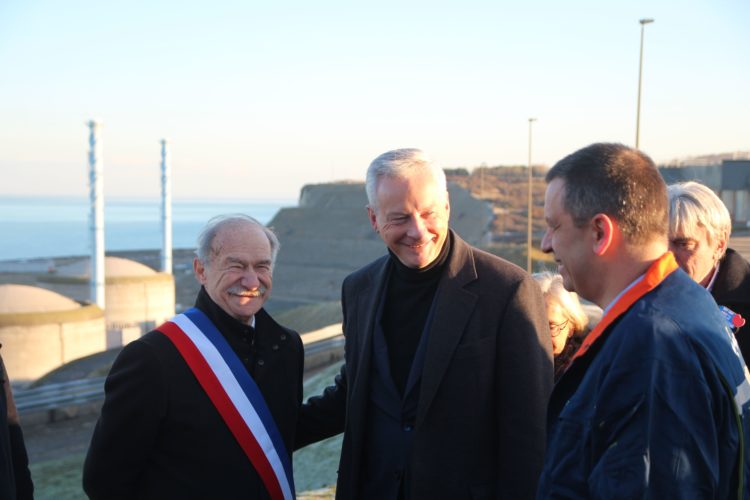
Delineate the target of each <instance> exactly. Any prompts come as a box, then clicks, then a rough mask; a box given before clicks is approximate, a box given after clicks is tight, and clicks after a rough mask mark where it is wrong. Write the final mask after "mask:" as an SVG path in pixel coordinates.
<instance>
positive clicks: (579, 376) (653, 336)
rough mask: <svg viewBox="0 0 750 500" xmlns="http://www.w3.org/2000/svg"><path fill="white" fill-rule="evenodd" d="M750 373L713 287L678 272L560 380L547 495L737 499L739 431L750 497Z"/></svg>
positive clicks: (553, 403) (544, 482)
mask: <svg viewBox="0 0 750 500" xmlns="http://www.w3.org/2000/svg"><path fill="white" fill-rule="evenodd" d="M749 377H750V374H748V371H747V368H746V367H745V364H744V362H743V361H742V358H741V356H740V355H739V348H738V347H737V344H736V342H735V340H734V336H733V335H732V332H731V331H729V330H728V329H727V327H726V326H725V321H724V319H723V318H722V316H721V313H720V312H719V310H718V308H717V306H716V303H715V302H714V301H713V299H712V298H711V296H710V295H709V293H708V292H707V291H706V290H705V289H703V288H702V287H700V286H699V285H697V284H696V283H694V282H693V281H692V280H691V279H690V278H689V277H688V275H687V274H685V273H684V272H682V271H681V270H677V271H674V272H673V273H671V274H669V275H668V276H667V277H666V278H665V279H664V281H663V282H662V283H661V284H660V285H658V286H657V287H656V288H655V289H654V290H652V291H651V292H649V293H648V294H646V295H644V296H643V297H642V298H641V299H640V300H638V301H637V302H636V303H635V304H633V305H632V306H631V308H630V309H629V310H628V311H627V312H626V313H625V314H623V315H622V316H621V317H620V318H619V319H617V320H615V322H613V324H612V325H610V326H609V327H608V328H607V330H605V331H604V332H603V334H602V336H601V337H600V338H599V339H598V340H597V341H596V342H595V343H594V344H593V345H592V347H591V348H590V349H589V351H588V352H587V353H586V354H584V355H583V356H581V357H580V358H578V359H576V360H575V362H574V363H573V364H572V365H571V367H570V368H569V369H568V371H567V372H566V373H565V374H564V375H563V377H562V378H561V379H560V381H559V382H558V384H557V385H556V387H555V389H554V391H553V393H552V397H551V400H550V406H549V422H548V425H549V434H548V436H549V441H548V449H547V457H546V461H545V466H544V471H543V473H542V477H541V480H540V485H539V491H538V498H545V499H546V498H563V497H564V498H603V499H611V498H659V499H662V498H730V497H731V498H737V487H738V470H739V467H740V462H739V461H738V458H739V450H740V444H739V440H740V433H739V432H738V430H739V429H740V427H741V428H742V430H743V432H744V436H745V437H744V439H745V448H744V455H745V457H744V464H743V465H742V468H743V469H744V481H743V482H744V483H745V492H744V495H743V496H744V498H750V495H748V493H747V486H746V485H747V479H748V477H750V470H749V469H748V464H750V455H749V454H750V443H748V440H749V439H750V410H749V408H750V404H749V403H748V401H749V400H750V383H748V378H749ZM735 402H737V403H735ZM738 421H739V422H740V424H738Z"/></svg>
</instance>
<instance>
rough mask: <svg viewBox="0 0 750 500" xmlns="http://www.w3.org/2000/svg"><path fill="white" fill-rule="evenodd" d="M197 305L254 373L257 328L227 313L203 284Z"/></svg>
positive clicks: (251, 372) (196, 300) (250, 371)
mask: <svg viewBox="0 0 750 500" xmlns="http://www.w3.org/2000/svg"><path fill="white" fill-rule="evenodd" d="M195 307H197V308H198V309H200V310H201V311H203V312H204V313H206V314H207V315H208V317H209V318H210V319H211V321H212V322H213V323H214V325H216V328H217V329H218V330H219V332H220V333H221V334H222V335H223V336H224V338H225V339H226V340H227V343H228V344H229V346H230V347H231V348H232V350H233V351H234V352H235V353H237V356H238V357H239V358H240V360H241V361H242V364H243V365H245V368H247V371H248V372H249V373H250V374H251V375H253V374H254V371H255V365H254V364H255V351H256V346H255V340H256V338H255V328H253V327H252V326H250V325H247V324H245V323H242V322H241V321H239V320H237V319H235V318H233V317H232V316H230V315H229V314H227V312H226V311H225V310H224V309H222V308H221V307H220V306H219V304H217V303H216V302H214V301H213V299H212V298H211V297H210V296H209V295H208V292H207V291H206V288H205V287H203V286H201V289H200V291H199V292H198V298H196V299H195ZM257 319H258V318H257V315H256V320H257Z"/></svg>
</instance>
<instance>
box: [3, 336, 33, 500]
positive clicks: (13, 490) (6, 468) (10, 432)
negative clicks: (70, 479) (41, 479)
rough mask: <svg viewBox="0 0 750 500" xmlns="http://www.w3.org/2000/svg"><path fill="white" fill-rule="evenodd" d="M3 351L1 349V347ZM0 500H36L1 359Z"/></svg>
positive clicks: (9, 386) (13, 401)
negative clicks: (33, 499) (34, 499)
mask: <svg viewBox="0 0 750 500" xmlns="http://www.w3.org/2000/svg"><path fill="white" fill-rule="evenodd" d="M0 347H2V345H0ZM0 384H2V388H1V389H0V500H27V499H32V498H34V483H33V482H32V480H31V472H30V471H29V457H28V454H27V453H26V445H25V443H24V440H23V431H22V430H21V421H20V418H19V416H18V409H17V408H16V403H15V400H14V399H13V389H12V388H11V385H10V379H9V377H8V371H7V370H6V369H5V363H4V362H3V357H2V356H1V355H0Z"/></svg>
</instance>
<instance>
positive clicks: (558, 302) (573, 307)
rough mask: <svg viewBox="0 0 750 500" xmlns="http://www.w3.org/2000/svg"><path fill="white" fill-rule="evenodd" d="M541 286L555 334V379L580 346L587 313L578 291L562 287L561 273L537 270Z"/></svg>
mask: <svg viewBox="0 0 750 500" xmlns="http://www.w3.org/2000/svg"><path fill="white" fill-rule="evenodd" d="M534 279H535V280H536V282H537V283H538V284H539V286H540V287H541V289H542V294H543V295H544V301H545V303H546V305H547V318H548V320H549V331H550V334H551V335H552V353H553V354H554V356H555V382H556V381H557V379H558V378H559V377H560V375H562V372H563V371H564V367H565V365H566V363H567V361H568V359H570V357H571V356H573V354H575V352H576V350H578V347H580V345H581V341H582V340H583V336H584V335H585V333H586V327H587V326H588V322H589V320H588V317H587V316H586V313H585V312H584V311H583V308H582V307H581V302H580V301H579V300H578V295H577V294H576V293H574V292H569V291H567V290H566V289H565V288H564V287H563V281H562V276H560V275H559V274H556V273H551V272H543V273H536V274H534Z"/></svg>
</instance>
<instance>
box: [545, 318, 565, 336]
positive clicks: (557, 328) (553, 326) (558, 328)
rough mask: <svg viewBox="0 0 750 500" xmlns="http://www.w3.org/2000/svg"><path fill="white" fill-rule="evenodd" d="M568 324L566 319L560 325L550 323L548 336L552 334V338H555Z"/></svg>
mask: <svg viewBox="0 0 750 500" xmlns="http://www.w3.org/2000/svg"><path fill="white" fill-rule="evenodd" d="M568 322H569V320H567V319H566V320H565V321H563V322H562V323H550V324H549V332H550V334H552V336H553V337H557V336H558V335H560V334H561V333H562V332H563V330H565V328H566V327H567V326H568Z"/></svg>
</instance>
